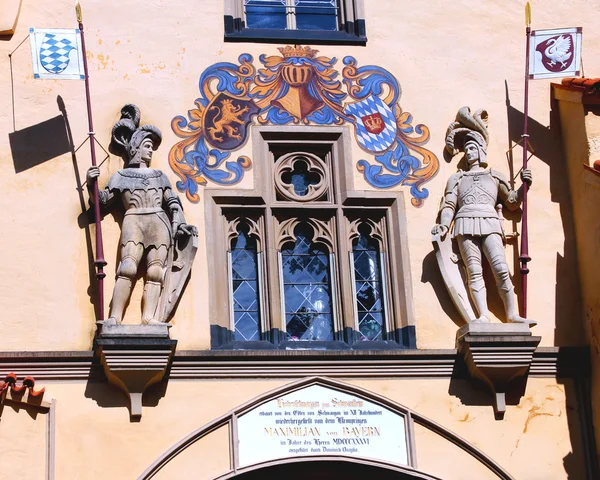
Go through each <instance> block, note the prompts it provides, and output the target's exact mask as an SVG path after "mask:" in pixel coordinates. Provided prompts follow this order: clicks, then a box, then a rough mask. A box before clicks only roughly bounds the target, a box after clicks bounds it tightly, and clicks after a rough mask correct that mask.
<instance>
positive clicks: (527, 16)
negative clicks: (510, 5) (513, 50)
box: [525, 2, 531, 27]
mask: <svg viewBox="0 0 600 480" xmlns="http://www.w3.org/2000/svg"><path fill="white" fill-rule="evenodd" d="M525 25H526V26H528V27H529V26H530V25H531V5H529V2H527V4H526V5H525Z"/></svg>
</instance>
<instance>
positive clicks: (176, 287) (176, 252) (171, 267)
mask: <svg viewBox="0 0 600 480" xmlns="http://www.w3.org/2000/svg"><path fill="white" fill-rule="evenodd" d="M197 250H198V230H197V229H196V227H194V228H193V232H192V235H189V236H188V235H186V236H182V237H179V238H176V239H173V244H172V245H171V248H170V249H169V258H168V263H167V270H166V276H165V283H164V287H163V291H162V293H161V295H160V302H159V307H158V308H159V309H160V315H158V318H159V321H160V322H168V321H169V319H170V317H171V314H172V313H173V310H174V309H175V306H176V305H177V302H178V301H179V297H180V296H181V292H183V287H185V284H186V282H187V279H188V278H189V276H190V273H191V271H192V264H193V263H194V257H195V256H196V251H197Z"/></svg>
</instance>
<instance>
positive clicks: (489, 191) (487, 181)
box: [458, 171, 498, 209]
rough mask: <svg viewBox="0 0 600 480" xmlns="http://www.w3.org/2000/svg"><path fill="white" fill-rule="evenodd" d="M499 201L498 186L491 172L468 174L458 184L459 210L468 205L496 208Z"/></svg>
mask: <svg viewBox="0 0 600 480" xmlns="http://www.w3.org/2000/svg"><path fill="white" fill-rule="evenodd" d="M497 200H498V184H497V183H496V180H495V179H494V177H492V175H491V173H490V172H489V171H486V172H477V173H475V174H469V173H466V174H465V175H464V176H463V177H462V178H461V179H460V182H459V184H458V206H459V209H460V208H461V207H463V206H467V205H473V206H475V205H482V206H483V205H486V206H491V207H492V208H494V207H495V206H496V202H497Z"/></svg>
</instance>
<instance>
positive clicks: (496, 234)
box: [431, 107, 536, 326]
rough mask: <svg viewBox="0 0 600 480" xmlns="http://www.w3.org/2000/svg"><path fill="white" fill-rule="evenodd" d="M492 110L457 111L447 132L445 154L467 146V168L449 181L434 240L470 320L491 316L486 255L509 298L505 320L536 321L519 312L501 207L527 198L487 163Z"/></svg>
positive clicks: (524, 175) (527, 178)
mask: <svg viewBox="0 0 600 480" xmlns="http://www.w3.org/2000/svg"><path fill="white" fill-rule="evenodd" d="M488 141H489V137H488V115H487V112H486V111H485V110H478V111H476V112H475V113H471V110H470V109H469V108H468V107H463V108H461V109H460V110H459V111H458V114H457V116H456V121H454V122H452V123H451V124H450V126H449V127H448V131H447V132H446V150H445V152H444V154H445V155H444V156H445V157H446V158H447V159H451V158H452V157H453V156H454V155H456V154H458V153H459V152H464V162H465V166H466V168H464V169H459V171H458V172H457V173H455V174H454V175H452V176H451V177H450V179H449V180H448V183H447V185H446V190H445V192H444V197H443V199H442V204H441V208H440V211H439V215H438V222H439V223H437V224H436V225H435V226H434V227H433V229H432V231H431V233H432V234H433V239H432V240H433V244H434V247H435V248H436V256H437V260H438V264H439V266H440V270H441V272H442V276H443V277H444V281H445V283H446V286H447V287H448V290H449V292H450V295H451V297H452V300H453V301H454V303H455V305H456V306H457V307H458V309H459V311H460V313H461V315H462V316H463V318H464V319H465V320H466V321H467V322H480V323H485V322H489V321H490V314H489V311H488V304H487V292H486V287H485V282H484V279H483V263H482V262H483V257H484V256H485V257H486V258H487V260H488V262H489V264H490V267H491V269H492V271H493V274H494V278H495V280H496V286H497V287H498V292H499V294H500V297H501V298H502V302H503V303H504V309H505V313H506V321H507V322H511V323H524V324H529V325H530V326H534V325H536V322H534V321H533V320H528V319H526V318H523V317H521V316H520V315H519V313H518V309H517V304H516V298H515V293H514V287H513V283H512V280H511V278H510V273H509V269H508V264H507V262H506V253H505V250H504V232H503V229H502V207H503V206H504V207H506V208H507V209H509V210H517V209H518V208H519V205H520V204H521V202H522V199H523V187H521V188H520V189H519V190H513V189H512V188H511V187H510V184H509V183H508V181H507V180H506V178H505V177H504V175H502V174H501V173H500V172H498V171H496V170H494V169H491V168H488V163H487V147H488ZM521 180H522V181H523V182H524V183H525V184H527V185H528V186H529V185H531V182H532V175H531V171H530V170H528V169H524V170H522V172H521ZM453 241H454V242H456V245H457V246H458V250H459V252H460V257H461V258H462V262H463V263H464V267H465V269H466V279H467V281H466V283H467V287H468V291H469V295H468V296H470V298H471V300H472V301H473V304H474V306H475V309H476V311H477V314H475V313H474V312H473V309H472V308H471V305H470V303H469V299H468V296H467V294H466V291H465V286H464V282H463V281H462V276H461V274H460V271H459V268H458V266H457V265H456V264H457V261H458V256H457V255H455V254H454V253H453V248H452V247H453V246H452V242H453Z"/></svg>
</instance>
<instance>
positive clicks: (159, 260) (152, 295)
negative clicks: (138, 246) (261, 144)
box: [142, 246, 168, 324]
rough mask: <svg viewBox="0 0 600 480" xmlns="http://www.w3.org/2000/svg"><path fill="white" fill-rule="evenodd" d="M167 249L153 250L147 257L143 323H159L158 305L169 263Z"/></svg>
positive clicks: (162, 247)
mask: <svg viewBox="0 0 600 480" xmlns="http://www.w3.org/2000/svg"><path fill="white" fill-rule="evenodd" d="M167 252H168V250H167V248H166V247H164V246H161V247H160V248H158V249H156V248H151V249H150V251H149V252H148V255H147V257H146V259H147V262H148V267H147V271H146V285H145V286H144V296H143V299H142V300H143V303H144V311H143V313H142V323H145V324H148V323H150V324H152V323H158V322H159V319H158V318H157V316H158V312H157V310H158V303H159V300H160V293H161V290H162V286H163V280H164V274H165V265H166V263H167Z"/></svg>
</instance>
